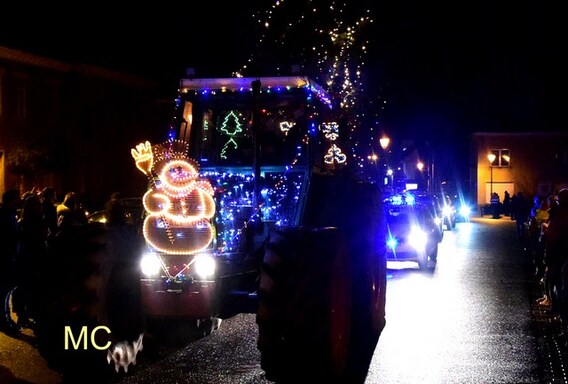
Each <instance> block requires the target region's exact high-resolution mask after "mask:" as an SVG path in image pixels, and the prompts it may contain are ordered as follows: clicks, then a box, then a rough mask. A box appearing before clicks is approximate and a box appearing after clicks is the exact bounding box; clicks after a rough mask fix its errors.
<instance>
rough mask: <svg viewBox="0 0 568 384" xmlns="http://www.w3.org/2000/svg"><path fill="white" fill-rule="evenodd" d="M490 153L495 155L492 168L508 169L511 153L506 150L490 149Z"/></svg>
mask: <svg viewBox="0 0 568 384" xmlns="http://www.w3.org/2000/svg"><path fill="white" fill-rule="evenodd" d="M490 153H492V154H494V155H495V160H493V163H491V166H492V167H510V166H511V151H510V150H508V149H492V150H491V151H490Z"/></svg>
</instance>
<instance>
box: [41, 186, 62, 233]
mask: <svg viewBox="0 0 568 384" xmlns="http://www.w3.org/2000/svg"><path fill="white" fill-rule="evenodd" d="M56 201H57V193H56V191H55V188H53V187H45V188H44V189H42V191H41V205H42V207H43V217H44V218H45V222H46V223H47V228H48V229H49V235H48V240H50V239H52V238H53V237H55V235H56V234H57V232H58V230H59V227H58V226H57V207H56V206H55V202H56Z"/></svg>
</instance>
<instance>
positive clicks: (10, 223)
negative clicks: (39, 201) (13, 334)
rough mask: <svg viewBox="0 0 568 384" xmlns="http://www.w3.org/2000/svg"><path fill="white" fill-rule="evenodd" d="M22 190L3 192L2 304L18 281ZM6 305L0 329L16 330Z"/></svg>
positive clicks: (1, 312) (0, 230)
mask: <svg viewBox="0 0 568 384" xmlns="http://www.w3.org/2000/svg"><path fill="white" fill-rule="evenodd" d="M21 202H22V200H21V198H20V192H19V191H18V190H16V189H8V190H7V191H5V192H4V193H3V194H2V205H1V206H0V299H1V300H2V304H3V303H4V299H5V297H6V295H7V294H8V292H9V291H10V290H11V289H12V288H13V287H14V284H15V282H16V280H15V278H14V275H15V262H16V253H17V250H18V237H19V231H18V210H19V209H20V206H21ZM8 315H9V314H8V313H6V312H5V308H4V305H1V306H0V316H1V317H0V329H2V330H4V331H14V330H15V328H14V324H12V322H11V321H9V319H8Z"/></svg>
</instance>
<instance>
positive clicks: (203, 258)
mask: <svg viewBox="0 0 568 384" xmlns="http://www.w3.org/2000/svg"><path fill="white" fill-rule="evenodd" d="M215 267H216V264H215V259H214V258H213V257H212V256H211V255H208V254H206V253H201V254H198V255H196V256H195V262H194V268H195V273H196V274H197V275H198V276H199V278H201V279H204V280H206V279H210V278H212V277H213V275H215Z"/></svg>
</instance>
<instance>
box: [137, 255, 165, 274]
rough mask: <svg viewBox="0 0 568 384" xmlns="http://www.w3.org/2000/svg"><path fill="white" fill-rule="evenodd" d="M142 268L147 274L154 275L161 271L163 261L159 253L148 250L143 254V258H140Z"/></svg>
mask: <svg viewBox="0 0 568 384" xmlns="http://www.w3.org/2000/svg"><path fill="white" fill-rule="evenodd" d="M140 268H141V269H142V273H143V274H144V275H145V276H147V277H152V276H156V275H157V274H159V273H160V270H161V268H162V263H161V262H160V259H159V257H158V255H156V254H155V253H154V252H148V253H146V254H144V256H142V260H140Z"/></svg>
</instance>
